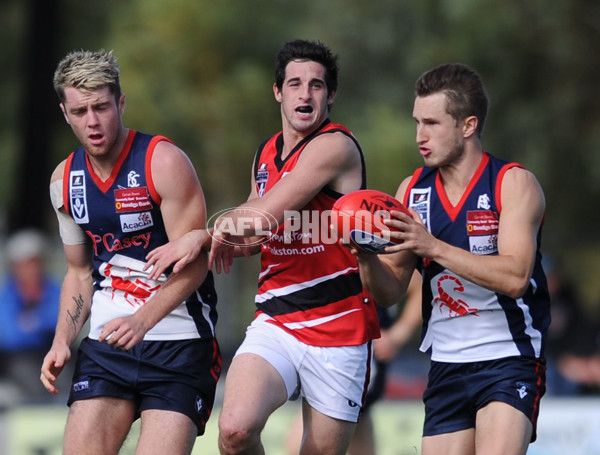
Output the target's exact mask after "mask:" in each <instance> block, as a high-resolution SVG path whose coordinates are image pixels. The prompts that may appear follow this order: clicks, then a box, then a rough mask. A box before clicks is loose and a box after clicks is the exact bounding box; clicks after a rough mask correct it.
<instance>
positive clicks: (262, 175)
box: [256, 163, 269, 197]
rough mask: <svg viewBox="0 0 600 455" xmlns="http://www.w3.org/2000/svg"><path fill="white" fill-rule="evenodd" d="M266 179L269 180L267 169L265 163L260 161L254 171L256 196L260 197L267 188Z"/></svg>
mask: <svg viewBox="0 0 600 455" xmlns="http://www.w3.org/2000/svg"><path fill="white" fill-rule="evenodd" d="M267 180H269V171H267V163H262V164H261V165H260V167H259V168H258V172H257V173H256V185H257V186H258V196H259V197H262V196H263V195H264V194H265V189H266V188H267Z"/></svg>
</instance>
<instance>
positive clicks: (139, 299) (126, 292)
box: [100, 263, 160, 308]
mask: <svg viewBox="0 0 600 455" xmlns="http://www.w3.org/2000/svg"><path fill="white" fill-rule="evenodd" d="M114 268H116V269H117V273H113V269H114ZM100 272H101V273H102V274H103V275H104V276H105V277H106V280H108V281H106V280H105V281H104V282H103V284H105V285H108V286H107V287H109V288H112V298H113V300H114V299H115V298H119V299H123V300H124V301H125V302H127V303H128V304H129V305H131V306H132V307H134V308H137V307H139V306H142V305H143V304H144V303H146V301H148V300H149V299H150V297H152V296H153V295H154V294H155V293H156V291H158V290H159V289H160V284H158V285H153V284H150V283H147V282H145V281H144V280H142V279H141V278H137V279H133V276H131V275H135V274H134V273H133V271H132V270H131V269H129V270H128V271H127V272H128V273H126V274H127V275H130V276H131V278H132V279H128V278H129V277H125V278H124V277H121V276H120V275H122V274H123V270H122V269H121V268H120V267H115V265H114V264H109V263H104V264H102V266H101V268H100Z"/></svg>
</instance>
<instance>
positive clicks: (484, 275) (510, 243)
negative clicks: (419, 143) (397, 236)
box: [394, 168, 546, 298]
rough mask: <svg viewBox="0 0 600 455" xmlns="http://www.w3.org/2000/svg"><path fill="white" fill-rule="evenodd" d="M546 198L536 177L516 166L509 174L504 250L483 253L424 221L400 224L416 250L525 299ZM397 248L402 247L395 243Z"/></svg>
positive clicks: (502, 223) (502, 222)
mask: <svg viewBox="0 0 600 455" xmlns="http://www.w3.org/2000/svg"><path fill="white" fill-rule="evenodd" d="M545 206H546V203H545V198H544V193H543V191H542V188H541V187H540V185H539V183H538V181H537V180H536V178H535V177H534V175H533V174H532V173H531V172H529V171H527V170H525V169H522V168H512V169H510V170H508V171H507V172H506V174H505V176H504V180H503V182H502V189H501V213H500V219H499V225H498V254H497V255H486V256H479V255H476V254H473V253H471V252H469V251H466V250H463V249H462V248H457V247H455V246H452V245H450V244H448V243H445V242H443V241H441V240H439V239H436V238H434V237H433V236H432V235H431V234H430V233H429V232H427V230H426V229H425V227H424V226H423V225H422V223H420V222H419V221H420V220H414V219H410V220H409V219H407V218H408V217H403V216H399V217H398V218H399V219H401V220H404V221H401V222H399V223H398V224H397V225H398V226H400V227H401V229H402V230H403V231H404V233H403V234H402V237H403V238H404V240H405V241H404V243H403V244H402V245H399V246H398V247H397V248H398V249H399V250H401V249H411V250H412V251H413V252H415V253H416V254H418V255H419V256H421V257H426V258H431V259H433V260H434V261H436V262H437V263H438V264H440V265H442V266H443V267H446V268H448V269H449V270H452V271H453V272H455V273H456V274H458V275H460V276H462V277H463V278H466V279H467V280H470V281H472V282H474V283H476V284H478V285H480V286H482V287H484V288H487V289H490V290H492V291H495V292H499V293H502V294H505V295H508V296H510V297H513V298H519V297H521V296H522V295H523V294H524V293H525V291H526V290H527V288H528V286H529V282H530V279H531V275H532V272H533V266H534V262H535V252H536V249H537V234H538V230H539V228H540V225H541V223H542V220H543V217H544V212H545ZM394 248H396V247H394Z"/></svg>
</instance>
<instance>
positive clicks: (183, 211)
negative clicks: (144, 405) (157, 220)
mask: <svg viewBox="0 0 600 455" xmlns="http://www.w3.org/2000/svg"><path fill="white" fill-rule="evenodd" d="M151 169H152V178H153V182H154V186H155V188H156V191H157V192H158V194H159V195H160V197H161V204H160V209H161V213H162V217H163V220H164V224H165V229H166V231H167V235H168V237H169V240H175V239H178V238H180V237H181V236H183V235H184V234H186V233H187V232H189V231H191V230H201V229H204V228H205V227H206V205H205V200H204V193H203V191H202V187H201V185H200V182H199V180H198V176H197V174H196V171H195V169H194V167H193V165H192V163H191V161H190V160H189V158H188V157H187V156H186V155H185V153H184V152H183V151H182V150H180V149H179V148H177V147H176V146H175V145H173V144H171V143H169V142H166V141H162V142H159V143H158V144H157V145H156V148H155V150H154V154H153V157H152V163H151ZM207 271H208V268H207V254H206V252H202V251H201V252H199V253H198V255H197V257H196V258H195V259H194V260H193V261H191V262H190V263H189V264H187V266H186V267H185V268H184V269H183V270H181V271H180V272H179V273H177V274H171V275H170V276H169V278H168V279H167V281H166V282H165V284H163V286H162V287H161V288H160V290H159V291H158V292H157V293H156V294H155V295H154V297H153V298H152V299H151V300H149V301H148V302H146V304H144V305H143V306H142V307H141V308H140V309H139V310H138V311H137V312H136V313H134V314H133V315H132V316H129V317H126V318H117V319H115V320H113V321H110V322H109V323H108V324H106V325H105V327H104V329H103V331H102V334H101V336H100V341H103V340H104V339H106V337H108V336H109V335H110V334H112V335H111V336H110V338H109V340H108V342H109V343H110V344H115V345H117V346H119V347H123V348H125V349H129V348H131V347H133V346H134V345H135V344H137V343H138V342H140V341H141V340H142V339H143V337H144V335H145V333H146V332H147V331H148V330H150V329H151V328H152V327H154V326H155V325H156V324H157V323H158V322H159V321H160V320H161V319H162V318H163V317H165V316H166V315H167V314H168V313H170V312H171V311H172V310H173V309H174V308H176V307H177V306H178V305H179V304H180V303H181V302H182V301H183V300H185V299H186V298H187V297H189V295H190V294H192V292H193V291H194V289H196V288H197V287H198V286H199V285H200V283H202V281H203V280H204V278H205V277H206V273H207Z"/></svg>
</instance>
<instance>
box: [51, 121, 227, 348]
mask: <svg viewBox="0 0 600 455" xmlns="http://www.w3.org/2000/svg"><path fill="white" fill-rule="evenodd" d="M160 141H168V139H166V138H164V137H162V136H150V135H147V134H143V133H139V132H135V131H133V130H130V131H129V133H128V137H127V141H126V144H125V146H124V148H123V150H122V152H121V154H120V155H119V157H118V159H117V162H116V164H115V166H114V168H113V172H112V174H111V175H110V177H109V178H108V180H106V181H102V180H101V179H100V178H99V177H98V175H97V174H96V173H95V172H94V169H93V168H92V166H91V164H90V162H89V159H88V157H87V153H86V151H85V150H84V149H83V147H79V148H78V149H77V150H75V151H74V152H73V153H72V154H71V155H70V156H69V157H68V158H67V161H66V166H65V170H64V174H63V201H64V205H65V209H66V210H67V212H68V213H69V215H70V216H71V217H73V219H74V220H75V222H76V223H77V224H78V225H79V226H80V227H81V228H82V229H83V230H84V232H85V233H86V234H87V235H88V237H89V238H90V239H91V244H92V255H93V264H94V269H93V278H94V296H93V299H92V311H91V316H90V335H89V336H90V338H92V339H97V338H98V336H99V335H100V332H101V331H102V327H103V326H104V324H105V323H107V322H108V321H110V320H112V319H114V318H117V317H121V316H127V315H130V314H133V313H134V312H135V311H136V310H137V309H138V308H139V307H140V306H141V305H143V304H144V303H145V302H147V301H148V300H149V299H150V298H151V297H153V296H154V295H155V294H156V292H157V291H158V289H160V287H161V286H162V285H163V284H164V282H165V281H166V279H167V275H166V274H163V276H161V278H160V279H159V280H150V279H149V278H148V273H147V271H144V270H143V269H144V266H145V258H146V255H147V254H148V253H149V252H150V251H151V250H152V249H154V248H156V247H158V246H161V245H164V244H165V243H167V242H168V241H169V239H168V236H167V233H166V230H165V226H164V222H163V218H162V214H161V210H160V203H161V198H160V195H159V194H158V193H157V191H156V189H155V187H154V184H153V181H152V173H151V167H150V163H151V158H152V154H153V152H154V149H155V147H156V144H158V143H159V142H160ZM216 303H217V297H216V292H215V289H214V284H213V277H212V275H211V272H210V271H209V272H208V275H207V277H206V279H205V281H204V283H203V284H202V285H201V286H200V287H199V288H198V289H197V291H195V292H194V293H193V294H192V295H191V296H190V297H189V298H188V299H186V300H185V301H184V302H182V303H181V304H180V305H179V306H178V307H177V308H175V310H173V311H172V312H171V313H170V314H169V315H167V316H166V317H165V318H163V319H162V320H161V321H160V322H159V323H158V324H157V325H156V326H155V327H153V328H152V329H151V330H150V331H148V332H147V334H146V336H145V337H144V339H145V340H178V339H190V338H213V337H214V329H215V324H216V321H217V312H216Z"/></svg>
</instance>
